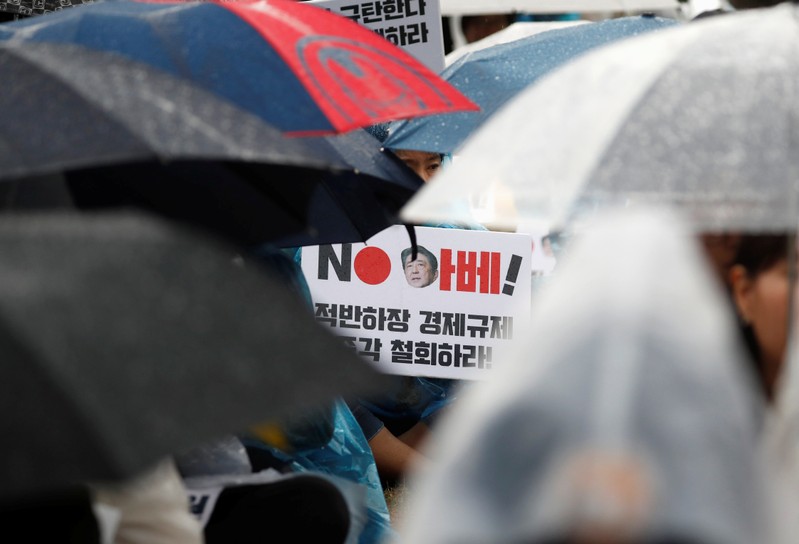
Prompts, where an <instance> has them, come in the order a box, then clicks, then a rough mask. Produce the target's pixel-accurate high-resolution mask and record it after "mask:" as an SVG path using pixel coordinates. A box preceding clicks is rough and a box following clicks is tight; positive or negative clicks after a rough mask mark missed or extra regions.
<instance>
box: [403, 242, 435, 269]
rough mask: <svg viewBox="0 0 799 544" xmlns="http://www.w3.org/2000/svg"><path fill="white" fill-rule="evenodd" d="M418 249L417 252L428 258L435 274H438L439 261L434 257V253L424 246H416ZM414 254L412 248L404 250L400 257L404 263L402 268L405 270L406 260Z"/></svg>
mask: <svg viewBox="0 0 799 544" xmlns="http://www.w3.org/2000/svg"><path fill="white" fill-rule="evenodd" d="M416 249H417V251H418V252H419V253H420V254H422V255H424V256H425V257H427V260H428V262H429V263H430V266H431V267H432V269H433V272H437V271H438V259H436V256H435V255H433V253H431V252H430V250H429V249H427V248H426V247H424V246H416ZM412 252H413V248H411V247H409V248H407V249H403V250H402V254H401V255H400V258H401V259H402V263H401V264H402V268H405V260H406V259H407V258H408V257H409V256H410V255H411V253H412Z"/></svg>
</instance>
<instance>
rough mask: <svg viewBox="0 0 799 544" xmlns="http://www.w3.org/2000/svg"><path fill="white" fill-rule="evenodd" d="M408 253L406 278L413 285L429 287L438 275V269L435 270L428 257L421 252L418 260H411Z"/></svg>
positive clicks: (417, 256)
mask: <svg viewBox="0 0 799 544" xmlns="http://www.w3.org/2000/svg"><path fill="white" fill-rule="evenodd" d="M411 259H412V256H411V255H408V257H406V259H405V279H406V280H407V281H408V285H410V286H411V287H427V286H428V285H430V284H431V283H433V282H434V281H435V280H436V278H437V277H438V271H437V270H436V271H433V268H432V267H431V266H430V261H428V260H427V257H425V256H424V255H422V254H421V253H419V254H418V255H416V260H411Z"/></svg>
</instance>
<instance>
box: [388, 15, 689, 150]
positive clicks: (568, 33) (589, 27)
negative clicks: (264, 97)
mask: <svg viewBox="0 0 799 544" xmlns="http://www.w3.org/2000/svg"><path fill="white" fill-rule="evenodd" d="M675 24H677V21H676V20H674V19H666V18H663V17H653V16H647V15H645V16H638V17H620V18H616V19H607V20H604V21H600V22H596V23H589V24H584V25H577V26H573V27H569V28H562V29H556V30H550V31H547V32H542V33H540V34H536V35H534V36H530V37H527V38H522V39H519V40H514V41H512V42H509V43H505V44H500V45H495V46H491V47H487V48H485V49H481V50H479V51H474V52H471V53H467V54H466V55H464V56H463V57H461V58H460V59H458V60H457V61H455V62H454V63H453V64H452V65H451V66H448V67H447V68H446V69H445V70H444V71H443V72H442V73H441V77H442V78H443V79H445V80H446V81H448V82H449V83H451V84H452V85H453V86H454V87H455V88H456V89H458V90H460V91H461V92H462V93H463V94H465V95H466V96H468V97H469V98H470V99H471V100H473V101H474V102H475V103H476V104H477V105H478V106H480V111H469V112H456V113H451V114H446V115H433V116H428V117H419V118H415V119H409V120H406V121H398V122H396V123H393V124H392V125H393V126H392V127H391V135H390V136H389V138H388V139H387V140H386V142H385V145H386V146H387V147H389V148H398V149H419V150H423V151H432V152H436V153H453V152H455V151H456V150H458V149H459V148H460V147H461V145H462V144H463V142H464V140H466V138H468V137H469V135H470V134H471V133H472V132H474V130H475V129H477V127H479V126H480V125H481V124H482V123H483V122H485V120H486V119H488V118H489V117H490V116H491V115H492V114H493V113H494V112H495V111H497V110H498V109H499V108H500V107H501V106H502V105H503V104H505V103H506V102H507V101H508V100H510V98H512V97H513V96H514V95H516V94H517V93H518V92H519V91H521V90H522V89H524V88H525V87H526V86H528V85H530V84H531V83H533V82H534V81H536V80H538V79H539V78H540V77H542V76H544V75H545V74H547V73H548V72H550V71H552V70H553V69H555V68H557V67H558V66H560V65H561V64H563V63H565V62H567V61H569V60H571V59H573V58H575V57H577V56H579V55H580V54H582V53H585V52H586V51H589V50H591V49H593V48H596V47H600V46H602V45H605V44H608V43H611V42H614V41H617V40H620V39H623V38H628V37H631V36H636V35H638V34H643V33H646V32H651V31H653V30H658V29H661V28H666V27H669V26H672V25H675ZM531 114H532V115H535V111H532V112H531Z"/></svg>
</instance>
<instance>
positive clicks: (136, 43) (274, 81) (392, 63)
mask: <svg viewBox="0 0 799 544" xmlns="http://www.w3.org/2000/svg"><path fill="white" fill-rule="evenodd" d="M0 38H3V39H23V40H33V41H44V42H55V43H71V44H76V45H82V46H85V47H88V48H92V49H98V50H102V51H109V52H114V53H118V54H120V55H124V56H126V57H128V58H131V59H133V60H136V61H139V62H143V63H145V64H149V65H151V66H155V67H156V68H160V69H162V70H165V71H167V72H170V73H172V74H173V75H179V76H181V77H185V78H187V79H191V80H192V81H194V82H195V83H199V84H200V85H201V86H202V87H204V88H205V89H208V90H211V91H213V92H215V93H217V94H219V95H221V96H223V97H224V98H227V99H228V100H230V101H231V102H234V103H235V104H236V105H237V106H239V107H241V108H243V109H246V110H248V111H250V112H253V113H255V114H257V115H259V116H260V117H262V118H264V119H265V120H267V121H268V122H269V123H271V124H272V125H274V126H276V127H277V128H279V129H281V130H283V131H285V132H290V133H293V134H301V135H320V134H333V133H340V132H346V131H350V130H353V129H355V128H358V127H365V126H368V125H371V124H374V123H379V122H386V121H389V120H393V119H404V118H406V117H412V116H418V115H429V114H433V113H443V112H447V111H460V110H463V109H476V106H475V105H474V104H472V103H471V102H470V101H469V100H467V99H466V97H464V96H463V95H462V94H461V93H460V92H458V91H457V90H456V89H454V88H453V87H452V86H451V85H449V84H447V83H446V82H445V81H443V80H442V79H441V78H440V77H438V75H436V74H435V73H433V72H432V71H431V70H430V69H428V68H427V67H426V66H424V65H423V64H422V63H421V62H419V61H418V60H416V59H415V58H414V57H412V56H411V55H409V54H408V53H406V52H404V51H403V50H402V49H401V48H399V47H397V46H395V45H393V44H392V43H391V42H389V41H388V40H386V39H384V38H383V37H381V36H380V35H378V34H377V33H375V32H372V31H371V30H369V29H367V28H365V27H363V26H362V25H359V24H357V23H355V22H353V21H350V20H349V19H347V18H346V17H341V16H338V15H335V14H332V13H329V12H327V11H325V10H323V9H321V8H319V7H317V6H312V5H308V4H304V3H301V2H291V1H287V0H248V1H245V0H241V1H237V2H222V1H210V2H181V1H178V0H176V1H174V2H161V1H159V2H131V1H118V2H98V3H96V4H87V5H83V6H78V7H75V8H72V9H66V10H61V11H58V12H55V13H49V14H47V16H46V17H33V18H30V19H26V20H22V21H17V22H14V23H8V24H7V25H4V26H3V27H2V28H0Z"/></svg>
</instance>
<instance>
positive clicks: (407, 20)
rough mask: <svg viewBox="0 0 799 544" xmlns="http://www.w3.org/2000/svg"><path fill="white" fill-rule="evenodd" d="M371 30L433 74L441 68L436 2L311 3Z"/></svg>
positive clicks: (342, 0) (321, 0)
mask: <svg viewBox="0 0 799 544" xmlns="http://www.w3.org/2000/svg"><path fill="white" fill-rule="evenodd" d="M308 3H309V4H313V5H316V6H319V7H321V8H325V9H327V10H329V11H332V12H333V13H336V14H338V15H342V16H344V17H347V18H348V19H352V20H353V21H355V22H356V23H360V24H361V25H363V26H365V27H367V28H369V29H371V30H374V31H375V32H377V33H378V34H380V35H381V36H383V37H384V38H386V39H387V40H388V41H390V42H391V43H393V44H394V45H396V46H398V47H401V48H402V49H403V50H404V51H405V52H406V53H409V54H410V55H413V56H414V57H416V59H418V60H419V61H420V62H422V63H423V64H425V65H426V66H427V67H428V68H430V69H431V70H433V71H434V72H435V73H439V72H441V70H443V69H444V34H443V31H442V29H441V9H440V7H439V0H311V1H310V2H308Z"/></svg>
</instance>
